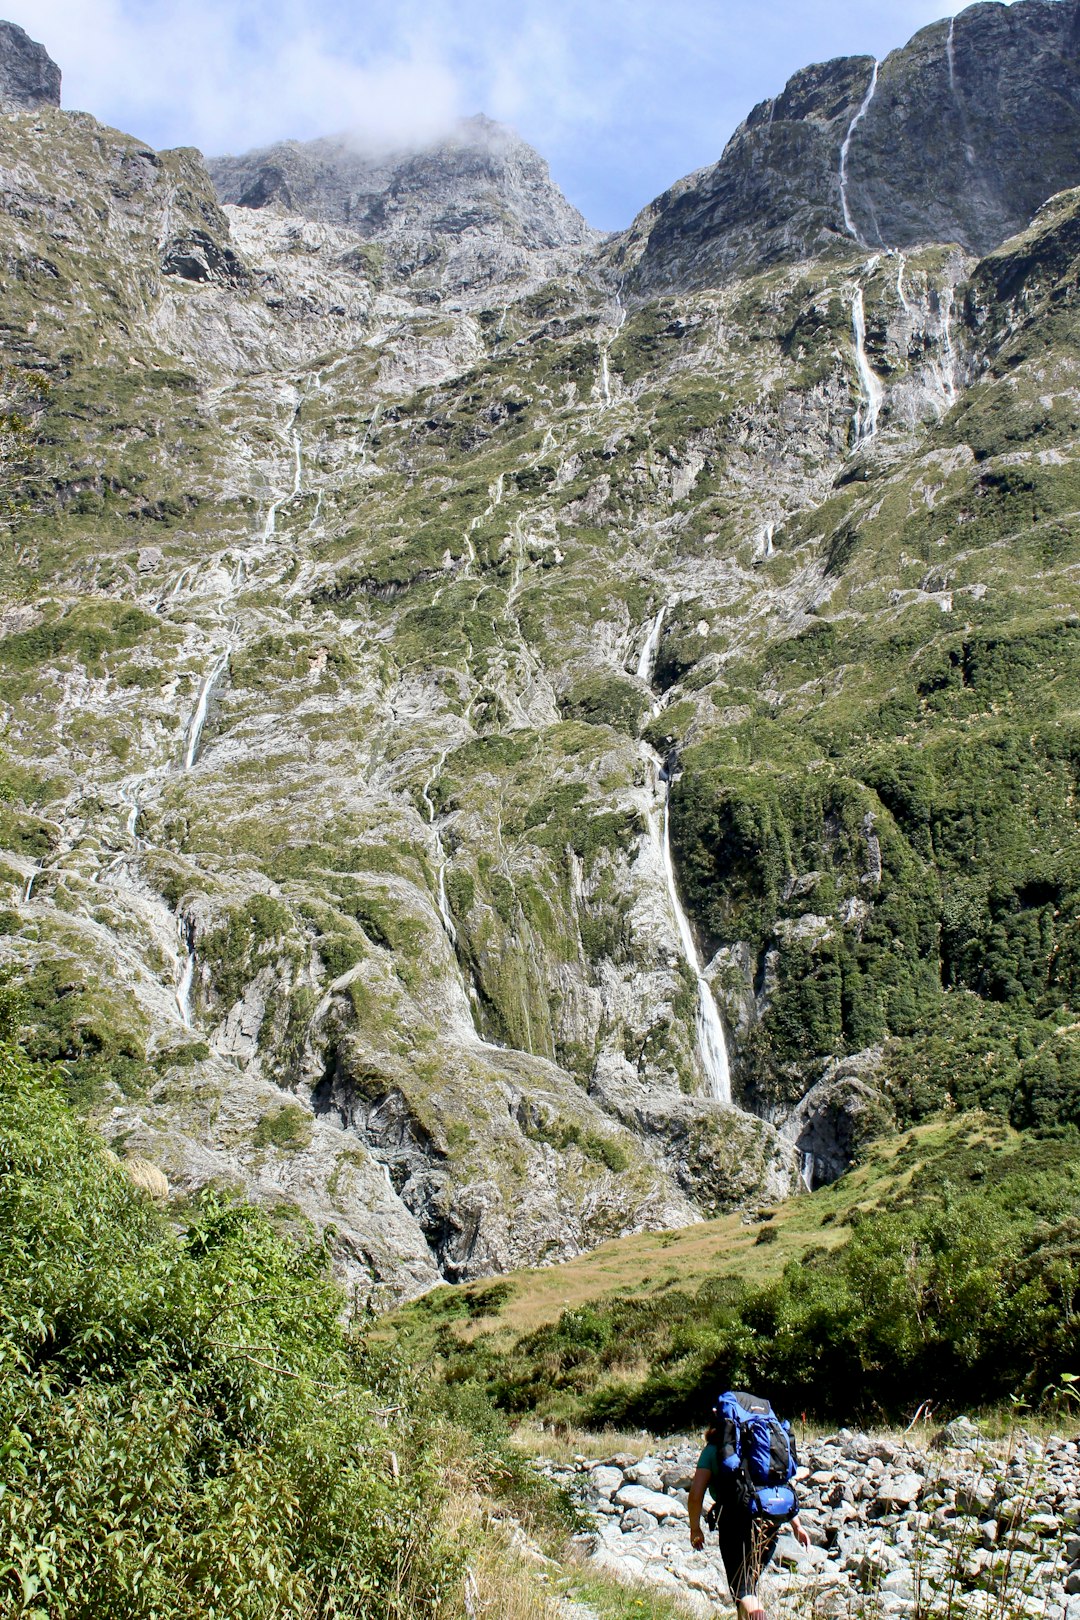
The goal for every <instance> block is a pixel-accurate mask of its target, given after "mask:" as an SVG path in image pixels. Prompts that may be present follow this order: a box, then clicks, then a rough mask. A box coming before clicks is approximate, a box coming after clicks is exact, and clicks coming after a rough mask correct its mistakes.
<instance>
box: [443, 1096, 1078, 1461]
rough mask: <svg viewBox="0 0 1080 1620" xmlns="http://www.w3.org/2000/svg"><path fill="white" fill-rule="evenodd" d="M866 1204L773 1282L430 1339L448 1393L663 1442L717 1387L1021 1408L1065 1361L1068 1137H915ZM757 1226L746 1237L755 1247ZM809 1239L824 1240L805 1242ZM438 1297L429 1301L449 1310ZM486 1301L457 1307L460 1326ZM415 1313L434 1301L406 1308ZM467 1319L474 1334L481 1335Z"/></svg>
mask: <svg viewBox="0 0 1080 1620" xmlns="http://www.w3.org/2000/svg"><path fill="white" fill-rule="evenodd" d="M895 1170H896V1179H895V1181H894V1190H893V1191H892V1192H891V1193H890V1194H889V1195H888V1196H886V1197H885V1198H883V1199H882V1200H881V1201H880V1202H879V1203H877V1204H876V1205H870V1206H867V1205H866V1204H865V1203H861V1204H853V1205H850V1206H849V1207H848V1208H847V1209H846V1210H845V1209H844V1208H843V1205H842V1203H841V1202H840V1199H841V1197H842V1185H843V1184H842V1183H841V1184H840V1186H839V1187H838V1188H837V1189H827V1190H826V1191H825V1193H823V1194H821V1195H815V1197H821V1198H823V1199H825V1200H828V1201H829V1203H830V1207H829V1209H828V1210H827V1212H826V1213H825V1214H824V1215H823V1217H822V1226H823V1228H825V1227H826V1226H827V1225H831V1223H833V1222H834V1221H838V1219H841V1218H842V1220H843V1222H844V1224H845V1225H846V1226H847V1227H848V1228H849V1235H848V1236H847V1240H846V1241H845V1242H843V1243H841V1244H840V1245H839V1246H837V1247H833V1248H826V1247H825V1246H824V1245H820V1246H818V1247H817V1248H816V1250H815V1249H814V1248H810V1249H809V1250H805V1251H804V1252H803V1253H802V1254H801V1255H800V1256H799V1258H798V1259H795V1260H792V1261H790V1262H789V1263H788V1264H787V1265H786V1267H785V1268H784V1270H783V1273H782V1274H781V1275H780V1276H779V1277H774V1278H771V1279H767V1280H764V1281H761V1280H757V1281H755V1280H751V1277H750V1276H748V1272H749V1273H751V1274H752V1269H753V1268H751V1267H747V1266H746V1265H745V1264H744V1265H742V1266H741V1267H740V1269H739V1272H738V1274H737V1275H736V1274H732V1273H729V1272H725V1270H724V1268H723V1266H722V1263H719V1264H718V1265H717V1269H716V1273H715V1274H714V1275H713V1276H712V1277H710V1278H708V1279H707V1280H706V1281H705V1282H704V1283H703V1284H701V1285H700V1286H698V1287H697V1288H695V1289H693V1290H687V1289H684V1288H681V1287H680V1286H679V1285H678V1284H677V1283H669V1284H668V1285H666V1286H661V1287H659V1288H657V1289H655V1290H654V1291H652V1292H650V1293H647V1294H642V1293H636V1294H635V1293H634V1292H632V1291H619V1292H618V1293H614V1294H610V1295H608V1296H607V1297H605V1298H598V1299H595V1300H593V1301H587V1302H585V1303H583V1304H581V1305H580V1306H576V1307H575V1308H572V1309H569V1310H565V1311H563V1313H562V1315H561V1316H560V1317H559V1319H558V1320H557V1321H555V1322H552V1323H548V1324H546V1325H544V1326H541V1327H540V1328H538V1329H536V1330H534V1331H532V1332H530V1333H525V1334H522V1335H521V1336H519V1337H518V1339H517V1341H516V1343H514V1344H513V1345H511V1346H507V1345H506V1344H505V1343H504V1342H503V1341H502V1340H497V1339H496V1336H495V1334H494V1332H493V1331H491V1329H490V1327H489V1328H488V1331H487V1332H483V1333H480V1334H479V1336H477V1337H475V1338H473V1339H472V1340H471V1342H467V1343H466V1342H463V1341H462V1339H461V1338H460V1337H459V1336H458V1335H457V1334H456V1333H455V1332H454V1331H453V1329H452V1325H451V1324H450V1323H449V1322H445V1323H444V1325H443V1326H442V1327H441V1328H439V1329H437V1331H436V1335H435V1346H436V1348H438V1349H439V1350H440V1351H441V1354H442V1356H443V1358H444V1367H445V1374H446V1377H447V1378H448V1380H450V1382H451V1383H455V1382H457V1383H461V1384H468V1383H471V1382H481V1383H482V1384H483V1385H484V1386H485V1388H486V1389H487V1391H488V1392H489V1393H490V1394H491V1396H492V1397H493V1398H494V1399H495V1400H496V1401H497V1402H498V1403H499V1404H501V1405H502V1406H504V1407H506V1408H507V1409H509V1410H510V1411H512V1412H519V1413H525V1412H532V1411H537V1412H542V1413H547V1414H556V1415H559V1416H562V1417H570V1418H573V1419H576V1420H577V1421H584V1422H585V1423H587V1424H589V1425H602V1424H604V1423H612V1424H628V1425H633V1426H638V1425H640V1426H643V1427H647V1428H649V1429H651V1430H657V1431H660V1432H669V1431H671V1430H673V1429H681V1428H685V1427H687V1426H691V1427H692V1426H694V1425H696V1424H697V1423H699V1422H700V1419H701V1414H702V1411H703V1409H704V1406H705V1403H706V1397H707V1396H708V1394H709V1393H710V1392H711V1391H713V1390H715V1389H716V1388H718V1387H723V1386H725V1385H735V1386H739V1387H742V1386H748V1387H756V1386H762V1387H765V1388H769V1389H774V1390H777V1391H783V1398H784V1401H785V1403H786V1404H787V1405H788V1406H790V1408H791V1409H792V1410H794V1411H798V1412H804V1413H806V1414H807V1415H809V1416H815V1417H820V1418H824V1419H839V1420H842V1421H847V1422H851V1421H855V1420H859V1419H861V1420H864V1421H882V1420H885V1421H890V1420H891V1421H895V1420H898V1419H904V1420H905V1421H906V1420H907V1419H908V1418H910V1416H911V1414H912V1413H913V1412H914V1410H915V1409H916V1407H918V1406H919V1404H920V1403H921V1402H923V1401H925V1400H928V1399H929V1400H932V1401H933V1402H935V1403H936V1404H938V1405H939V1407H940V1408H941V1409H943V1410H948V1409H950V1408H951V1409H952V1410H965V1409H971V1408H973V1407H979V1406H990V1405H993V1404H995V1403H999V1402H1005V1401H1007V1400H1009V1399H1013V1398H1015V1399H1017V1400H1021V1401H1026V1402H1031V1403H1032V1404H1038V1403H1039V1402H1040V1400H1041V1399H1042V1397H1043V1394H1044V1391H1045V1390H1046V1389H1047V1388H1048V1387H1049V1386H1052V1385H1054V1384H1056V1383H1057V1382H1058V1380H1059V1378H1060V1375H1061V1374H1062V1373H1063V1372H1069V1371H1071V1370H1073V1369H1074V1367H1075V1365H1076V1362H1077V1358H1078V1356H1080V1314H1078V1313H1080V1219H1078V1217H1077V1213H1076V1211H1077V1207H1078V1201H1080V1144H1078V1143H1077V1142H1076V1140H1075V1138H1072V1137H1068V1138H1060V1139H1053V1140H1052V1139H1045V1140H1041V1141H1040V1140H1038V1139H1036V1138H1034V1137H1032V1136H1030V1135H1024V1136H1019V1137H1017V1136H1014V1135H1012V1134H1010V1133H1008V1132H1007V1131H1005V1130H1004V1129H1003V1128H1000V1127H998V1126H996V1125H994V1124H992V1123H990V1122H988V1121H987V1120H985V1119H984V1120H981V1121H973V1122H972V1124H971V1126H970V1128H969V1129H965V1130H961V1131H959V1132H954V1133H951V1134H950V1135H949V1136H948V1137H947V1138H946V1140H945V1143H944V1145H943V1146H942V1147H941V1149H940V1150H939V1151H936V1152H933V1153H929V1154H928V1153H926V1152H925V1150H924V1147H923V1145H922V1144H921V1143H920V1142H919V1141H918V1140H917V1139H916V1138H914V1137H913V1138H911V1140H910V1142H909V1143H908V1144H906V1145H905V1146H903V1147H901V1149H900V1151H899V1154H898V1155H897V1157H896V1160H895ZM776 1235H777V1229H776V1227H775V1226H774V1225H772V1224H771V1223H770V1222H766V1223H764V1224H763V1225H762V1226H761V1227H760V1229H759V1232H758V1243H759V1244H760V1243H767V1242H769V1240H770V1239H773V1238H775V1237H776ZM822 1235H823V1236H824V1230H823V1233H822ZM450 1304H452V1300H451V1301H449V1302H447V1304H446V1305H445V1306H444V1307H443V1308H444V1309H446V1310H449V1306H450ZM499 1304H500V1301H498V1300H485V1299H484V1298H483V1296H482V1294H481V1295H480V1296H479V1297H478V1298H477V1299H476V1300H475V1301H474V1302H473V1309H474V1312H475V1314H476V1315H482V1314H484V1313H485V1312H491V1313H493V1314H494V1313H495V1312H497V1310H498V1307H499ZM425 1309H426V1311H427V1312H428V1314H429V1319H435V1318H436V1317H437V1315H438V1312H439V1310H440V1304H439V1297H438V1296H431V1298H430V1300H429V1301H427V1302H424V1301H421V1302H419V1304H418V1305H417V1306H415V1307H413V1310H412V1318H413V1322H414V1323H417V1322H419V1321H420V1320H421V1319H422V1317H423V1315H424V1312H425ZM481 1325H483V1324H481Z"/></svg>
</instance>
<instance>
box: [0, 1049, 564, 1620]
mask: <svg viewBox="0 0 1080 1620" xmlns="http://www.w3.org/2000/svg"><path fill="white" fill-rule="evenodd" d="M0 1234H2V1241H0V1437H2V1442H0V1458H2V1462H0V1609H2V1611H3V1613H4V1614H5V1615H11V1616H20V1617H24V1620H101V1617H103V1616H105V1615H108V1616H109V1620H151V1617H153V1620H181V1617H190V1620H195V1617H198V1620H225V1617H227V1620H256V1617H264V1616H266V1617H269V1616H273V1617H275V1620H287V1617H293V1616H295V1617H300V1616H303V1617H304V1620H309V1617H315V1616H325V1617H330V1616H333V1617H335V1620H338V1617H341V1620H344V1617H347V1616H348V1617H355V1620H363V1617H375V1616H378V1617H380V1620H384V1617H386V1620H389V1617H393V1616H400V1617H402V1620H404V1617H406V1616H408V1617H422V1616H429V1617H435V1616H439V1617H446V1620H451V1617H454V1616H457V1615H458V1614H459V1613H461V1612H462V1610H461V1593H462V1590H463V1586H462V1575H463V1570H464V1566H465V1562H466V1560H467V1558H468V1557H469V1556H470V1540H469V1535H468V1533H467V1524H468V1519H467V1513H466V1511H465V1509H464V1507H463V1503H465V1502H468V1501H469V1500H470V1499H471V1496H472V1493H474V1492H475V1491H476V1490H477V1489H478V1488H483V1486H484V1483H485V1481H486V1480H487V1479H488V1478H489V1477H490V1476H491V1474H492V1472H493V1471H495V1472H497V1473H498V1474H499V1475H500V1478H501V1482H502V1489H503V1492H504V1494H506V1493H507V1492H509V1493H510V1494H511V1495H512V1494H513V1491H514V1490H515V1488H517V1487H518V1486H519V1485H521V1477H522V1476H521V1470H520V1468H519V1469H518V1470H517V1472H516V1473H515V1470H514V1467H513V1465H512V1463H511V1462H509V1461H508V1460H507V1458H506V1457H505V1456H503V1455H502V1454H501V1453H500V1450H499V1435H498V1433H497V1432H496V1431H493V1430H492V1427H491V1425H490V1423H488V1424H487V1427H486V1430H485V1433H484V1435H483V1436H482V1438H480V1439H478V1438H477V1437H476V1435H475V1433H473V1434H471V1435H467V1434H466V1431H465V1430H464V1429H463V1428H462V1427H461V1425H460V1424H454V1423H451V1422H449V1421H448V1419H447V1418H446V1417H445V1416H439V1415H437V1414H436V1413H435V1412H434V1411H433V1410H432V1408H431V1404H430V1402H428V1403H426V1404H425V1403H420V1402H418V1401H417V1400H416V1398H415V1394H414V1391H413V1390H412V1388H411V1386H410V1384H409V1383H408V1381H407V1379H406V1378H405V1376H404V1375H403V1374H402V1372H401V1370H400V1369H399V1368H397V1367H396V1365H395V1363H394V1362H393V1360H392V1359H391V1358H389V1357H387V1356H385V1355H381V1354H374V1353H373V1352H372V1351H371V1350H370V1349H367V1348H365V1346H364V1342H363V1339H362V1337H361V1335H360V1334H359V1332H358V1331H356V1330H355V1328H354V1327H348V1326H343V1325H342V1309H343V1304H344V1301H343V1300H342V1298H341V1296H340V1294H339V1292H338V1290H337V1289H336V1287H335V1286H334V1285H333V1284H332V1282H331V1281H330V1279H329V1274H328V1270H327V1263H326V1255H325V1253H324V1251H323V1249H322V1248H321V1247H320V1246H318V1245H315V1244H313V1243H312V1242H310V1241H305V1240H304V1239H303V1238H302V1237H297V1236H295V1235H290V1234H289V1233H287V1232H282V1231H279V1230H277V1229H275V1226H274V1224H273V1222H272V1221H271V1219H270V1217H269V1216H268V1215H267V1214H266V1213H265V1212H263V1211H259V1210H256V1209H254V1208H253V1207H251V1206H249V1205H245V1204H241V1203H235V1202H223V1201H222V1200H221V1199H219V1198H216V1197H212V1196H211V1197H207V1198H205V1199H204V1200H203V1201H202V1202H201V1203H200V1204H199V1205H198V1206H197V1207H195V1208H192V1209H189V1210H187V1211H186V1212H185V1220H184V1223H183V1225H182V1226H180V1225H178V1224H177V1223H175V1222H173V1221H170V1220H169V1219H167V1218H166V1217H165V1216H164V1215H163V1214H162V1213H161V1212H159V1211H158V1210H157V1209H156V1208H155V1207H154V1205H153V1204H152V1202H151V1201H150V1199H149V1198H148V1197H147V1196H146V1194H145V1193H142V1192H139V1191H137V1190H136V1189H135V1187H134V1186H133V1185H132V1183H131V1181H130V1180H129V1178H128V1175H127V1174H126V1172H125V1170H124V1168H123V1166H122V1165H121V1164H120V1163H119V1162H118V1161H117V1160H116V1159H115V1158H114V1157H113V1155H111V1154H110V1153H109V1152H108V1151H107V1150H106V1149H105V1147H104V1146H103V1144H102V1143H101V1141H100V1139H99V1138H98V1137H97V1136H96V1135H95V1133H94V1132H93V1131H92V1130H90V1129H89V1128H88V1127H87V1126H85V1125H84V1124H83V1123H81V1122H80V1121H78V1120H77V1119H76V1118H75V1117H74V1116H73V1115H72V1114H71V1113H70V1112H69V1110H68V1108H67V1106H66V1104H65V1103H64V1101H63V1099H62V1096H61V1093H60V1090H59V1087H58V1085H57V1083H56V1081H55V1079H54V1078H53V1077H52V1076H51V1075H50V1074H49V1072H48V1071H45V1070H42V1069H40V1068H37V1067H35V1066H34V1065H33V1064H31V1063H30V1062H29V1061H28V1060H27V1059H26V1058H25V1057H24V1056H23V1055H22V1054H21V1053H20V1052H19V1051H18V1050H17V1049H16V1048H14V1047H13V1046H12V1045H11V1044H10V1042H9V1041H5V1042H4V1044H3V1045H2V1046H0ZM459 1404H460V1403H459ZM473 1427H474V1430H475V1429H476V1428H477V1425H476V1424H474V1425H473ZM522 1488H523V1487H522ZM455 1493H456V1498H457V1499H456V1501H455V1500H453V1498H454V1497H455ZM516 1505H517V1507H518V1511H519V1512H520V1511H521V1505H520V1504H516ZM557 1506H558V1505H557V1504H556V1509H557ZM463 1525H464V1526H466V1529H464V1530H463Z"/></svg>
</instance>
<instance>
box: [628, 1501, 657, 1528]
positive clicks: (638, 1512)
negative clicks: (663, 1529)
mask: <svg viewBox="0 0 1080 1620" xmlns="http://www.w3.org/2000/svg"><path fill="white" fill-rule="evenodd" d="M659 1522H660V1521H659V1519H658V1518H657V1517H656V1515H655V1514H652V1513H649V1512H647V1511H646V1510H645V1508H643V1507H632V1508H631V1509H630V1511H629V1512H628V1513H624V1514H623V1521H622V1523H623V1530H624V1531H626V1530H645V1531H649V1530H655V1529H657V1528H658V1526H659Z"/></svg>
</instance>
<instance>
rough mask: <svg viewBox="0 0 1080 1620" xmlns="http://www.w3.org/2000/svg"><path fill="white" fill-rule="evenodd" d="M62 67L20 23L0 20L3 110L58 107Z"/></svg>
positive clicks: (0, 76) (1, 108) (0, 91)
mask: <svg viewBox="0 0 1080 1620" xmlns="http://www.w3.org/2000/svg"><path fill="white" fill-rule="evenodd" d="M59 105H60V69H59V68H58V67H57V65H56V63H55V62H54V61H53V59H52V57H51V56H50V55H49V53H48V51H47V50H46V49H45V47H44V45H39V44H38V43H37V41H36V40H33V39H31V38H30V35H29V34H28V33H27V32H26V30H25V28H20V27H19V25H18V23H12V22H0V110H2V111H4V112H11V111H13V110H14V109H16V108H22V107H59Z"/></svg>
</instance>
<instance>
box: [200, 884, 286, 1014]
mask: <svg viewBox="0 0 1080 1620" xmlns="http://www.w3.org/2000/svg"><path fill="white" fill-rule="evenodd" d="M292 928H293V918H292V914H291V912H290V911H289V910H288V909H287V907H285V906H283V905H282V903H281V901H280V900H275V899H273V898H272V897H271V896H270V895H267V894H254V895H252V896H251V898H250V899H249V900H247V901H245V902H244V904H243V905H242V906H235V907H233V908H232V909H231V910H230V911H229V912H228V913H227V915H226V918H225V921H224V922H223V923H221V924H219V926H218V927H217V928H213V929H210V930H208V932H207V933H205V934H204V935H203V936H202V938H201V939H200V940H199V942H198V949H199V957H200V960H201V961H203V962H205V963H206V965H207V966H208V967H209V969H210V974H211V978H212V981H213V985H214V990H215V992H216V993H217V995H218V996H219V997H220V998H221V1000H222V1002H223V1003H224V1004H225V1006H227V1007H228V1006H232V1004H233V1003H234V1002H236V1001H239V999H240V997H241V996H242V995H243V993H244V991H245V989H246V988H247V986H248V984H249V983H250V982H251V980H252V979H253V978H254V977H255V975H256V973H258V971H259V969H260V968H262V967H266V966H268V965H270V964H272V963H274V962H276V961H277V960H278V958H279V956H280V955H281V953H282V950H283V947H284V942H285V941H286V940H287V938H288V935H289V933H290V931H291V930H292Z"/></svg>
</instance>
